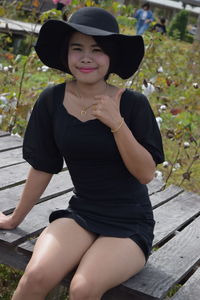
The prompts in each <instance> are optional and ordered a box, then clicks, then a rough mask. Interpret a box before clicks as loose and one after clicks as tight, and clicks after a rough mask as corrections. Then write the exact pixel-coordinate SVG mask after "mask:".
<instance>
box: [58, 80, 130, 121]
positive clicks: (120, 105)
mask: <svg viewBox="0 0 200 300" xmlns="http://www.w3.org/2000/svg"><path fill="white" fill-rule="evenodd" d="M66 87H67V82H64V83H63V97H62V98H63V100H62V102H61V104H62V107H63V109H64V110H65V112H66V113H67V114H68V115H69V116H70V117H71V118H73V119H75V120H76V121H78V122H80V123H82V124H86V123H89V122H101V121H100V120H99V119H97V118H94V119H89V120H86V121H82V120H80V119H79V118H77V117H76V116H75V115H73V114H71V113H70V112H69V111H68V110H67V108H66V107H65V105H64V96H65V91H66ZM126 91H127V89H125V90H124V92H123V93H122V95H121V99H120V102H119V110H120V112H121V107H122V99H123V95H124V93H125V92H126Z"/></svg>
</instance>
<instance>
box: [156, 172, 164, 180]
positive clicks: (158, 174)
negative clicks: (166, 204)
mask: <svg viewBox="0 0 200 300" xmlns="http://www.w3.org/2000/svg"><path fill="white" fill-rule="evenodd" d="M155 177H156V178H157V179H158V180H160V181H161V180H162V179H163V174H162V172H160V171H158V170H156V171H155Z"/></svg>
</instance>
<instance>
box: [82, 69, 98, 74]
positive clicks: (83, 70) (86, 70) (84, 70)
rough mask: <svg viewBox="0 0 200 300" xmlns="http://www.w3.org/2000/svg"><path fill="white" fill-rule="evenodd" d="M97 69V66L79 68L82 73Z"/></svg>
mask: <svg viewBox="0 0 200 300" xmlns="http://www.w3.org/2000/svg"><path fill="white" fill-rule="evenodd" d="M95 70H96V68H79V71H80V72H81V73H92V72H94V71H95Z"/></svg>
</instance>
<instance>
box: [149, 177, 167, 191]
mask: <svg viewBox="0 0 200 300" xmlns="http://www.w3.org/2000/svg"><path fill="white" fill-rule="evenodd" d="M164 185H165V184H164V182H163V181H160V180H158V179H157V178H154V179H153V180H152V181H151V182H150V183H148V184H147V187H148V191H149V195H151V194H153V193H156V192H158V191H160V190H161V189H162V187H163V186H164Z"/></svg>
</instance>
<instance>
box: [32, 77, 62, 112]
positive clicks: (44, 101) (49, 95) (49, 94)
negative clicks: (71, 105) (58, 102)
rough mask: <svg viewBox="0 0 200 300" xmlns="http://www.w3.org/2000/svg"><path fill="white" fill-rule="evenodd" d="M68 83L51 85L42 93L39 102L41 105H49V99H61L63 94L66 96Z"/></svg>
mask: <svg viewBox="0 0 200 300" xmlns="http://www.w3.org/2000/svg"><path fill="white" fill-rule="evenodd" d="M65 85H66V83H65V82H63V83H60V84H57V85H49V86H47V87H46V88H45V89H43V91H42V92H41V93H40V95H39V97H38V100H37V104H38V105H40V106H43V105H49V101H51V99H52V101H53V99H55V98H56V99H60V98H61V97H62V95H63V96H64V91H65Z"/></svg>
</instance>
